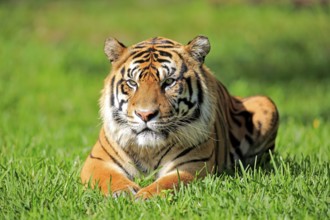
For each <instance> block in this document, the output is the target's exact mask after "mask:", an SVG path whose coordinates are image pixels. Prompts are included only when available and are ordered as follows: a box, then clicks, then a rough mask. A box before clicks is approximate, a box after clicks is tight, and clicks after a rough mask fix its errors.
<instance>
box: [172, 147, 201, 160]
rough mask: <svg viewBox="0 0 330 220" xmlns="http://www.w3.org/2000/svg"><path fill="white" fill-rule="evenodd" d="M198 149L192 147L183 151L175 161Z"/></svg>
mask: <svg viewBox="0 0 330 220" xmlns="http://www.w3.org/2000/svg"><path fill="white" fill-rule="evenodd" d="M195 148H196V146H192V147H189V148H187V149H185V150H183V151H182V152H181V153H179V154H178V155H177V156H176V157H175V158H174V159H173V160H176V159H178V158H180V157H183V156H185V155H187V154H188V153H189V152H190V151H192V150H193V149H195Z"/></svg>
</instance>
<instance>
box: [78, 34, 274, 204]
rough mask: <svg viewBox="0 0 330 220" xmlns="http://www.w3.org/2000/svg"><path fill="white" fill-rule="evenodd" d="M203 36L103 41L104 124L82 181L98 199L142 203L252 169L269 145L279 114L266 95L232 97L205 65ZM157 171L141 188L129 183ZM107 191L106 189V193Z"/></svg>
mask: <svg viewBox="0 0 330 220" xmlns="http://www.w3.org/2000/svg"><path fill="white" fill-rule="evenodd" d="M209 51H210V44H209V41H208V39H207V38H206V37H203V36H198V37H196V38H194V39H193V40H192V41H191V42H189V43H188V44H187V45H181V44H179V43H177V42H175V41H173V40H170V39H166V38H161V37H157V38H152V39H149V40H146V41H143V42H141V43H138V44H136V45H133V46H131V47H125V46H124V45H123V44H122V43H120V42H119V41H117V40H116V39H113V38H109V39H107V41H106V43H105V53H106V55H107V57H108V59H109V60H110V61H111V63H112V70H111V72H110V74H109V76H108V77H107V78H106V80H105V83H104V89H103V91H102V97H101V99H100V106H101V116H102V120H103V127H102V129H101V132H100V136H99V139H98V141H97V142H96V144H95V146H94V148H93V149H92V151H91V153H90V155H89V156H88V158H87V160H86V162H85V164H84V166H83V169H82V172H81V178H82V181H83V182H84V183H87V182H88V181H90V180H91V181H92V184H93V185H95V184H96V182H97V183H98V185H99V187H100V188H101V190H102V192H103V193H104V194H109V193H112V195H119V194H120V193H122V192H127V191H129V192H132V193H133V194H136V196H137V197H142V198H148V197H150V196H153V195H157V194H160V193H161V191H162V190H164V189H173V188H174V187H176V186H177V185H178V183H179V181H181V182H183V183H189V182H190V181H192V180H193V179H194V178H196V177H204V176H205V175H206V174H207V173H215V172H222V171H223V170H224V169H230V168H232V167H233V165H234V164H235V161H237V160H241V161H242V162H243V164H245V165H248V164H253V163H254V162H255V160H256V158H258V159H260V158H261V156H263V155H265V154H267V153H268V152H269V150H271V151H272V150H273V149H274V146H275V137H276V133H277V128H278V112H277V109H276V106H275V105H274V103H273V102H272V101H271V100H270V99H269V98H268V97H265V96H253V97H248V98H238V97H233V96H230V95H229V93H228V92H227V90H226V88H225V87H224V86H223V85H222V84H221V83H220V82H219V81H217V80H216V78H215V77H214V76H213V75H212V73H211V72H210V71H209V69H208V68H207V67H206V66H205V65H204V59H205V56H206V55H207V54H208V53H209ZM152 171H156V177H155V179H156V180H155V181H154V182H153V183H152V184H150V185H149V186H147V187H144V188H140V187H139V186H138V185H137V184H136V183H134V182H133V178H134V177H137V176H139V175H141V174H144V173H149V172H152ZM109 189H110V191H111V192H109Z"/></svg>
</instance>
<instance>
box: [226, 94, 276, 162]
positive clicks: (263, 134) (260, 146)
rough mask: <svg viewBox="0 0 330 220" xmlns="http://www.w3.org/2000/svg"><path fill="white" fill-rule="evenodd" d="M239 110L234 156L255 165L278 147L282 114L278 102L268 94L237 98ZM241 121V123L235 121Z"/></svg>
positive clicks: (234, 130)
mask: <svg viewBox="0 0 330 220" xmlns="http://www.w3.org/2000/svg"><path fill="white" fill-rule="evenodd" d="M234 99H235V102H234V103H235V104H234V105H235V108H236V109H235V111H233V112H232V115H231V117H232V119H233V121H234V123H233V124H235V126H236V128H235V126H234V128H232V129H231V134H230V138H231V142H232V146H233V148H234V149H232V152H233V155H234V159H240V160H241V161H242V162H243V164H244V165H251V166H253V165H254V163H255V160H256V158H257V160H258V161H259V162H260V160H262V157H264V156H266V157H267V156H269V154H268V153H269V150H270V151H273V150H274V148H275V138H276V134H277V129H278V121H279V115H278V111H277V108H276V106H275V104H274V103H273V102H272V101H271V100H270V99H269V98H268V97H265V96H251V97H247V98H243V99H241V98H234ZM235 121H236V122H238V123H235Z"/></svg>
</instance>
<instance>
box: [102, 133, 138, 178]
mask: <svg viewBox="0 0 330 220" xmlns="http://www.w3.org/2000/svg"><path fill="white" fill-rule="evenodd" d="M99 143H100V145H101V147H102V149H103V150H104V152H105V153H106V154H107V155H108V156H109V158H110V159H111V160H112V161H113V162H114V163H115V164H116V165H117V166H118V167H119V168H120V169H122V170H123V171H124V172H125V173H126V175H127V176H128V177H129V178H130V179H132V175H131V174H129V173H128V171H127V170H126V169H125V168H124V167H123V165H121V163H119V161H118V160H117V159H116V158H114V157H113V156H112V155H111V154H110V153H109V152H108V151H107V150H106V149H105V147H104V146H103V144H102V142H101V139H100V138H99Z"/></svg>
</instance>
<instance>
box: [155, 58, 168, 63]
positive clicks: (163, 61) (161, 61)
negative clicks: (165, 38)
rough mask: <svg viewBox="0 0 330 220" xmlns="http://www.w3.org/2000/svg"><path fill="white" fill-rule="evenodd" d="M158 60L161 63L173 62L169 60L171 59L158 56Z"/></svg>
mask: <svg viewBox="0 0 330 220" xmlns="http://www.w3.org/2000/svg"><path fill="white" fill-rule="evenodd" d="M157 61H158V62H159V63H170V62H171V61H169V60H165V59H160V58H158V59H157Z"/></svg>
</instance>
